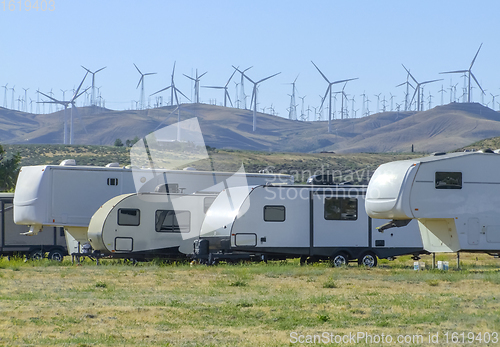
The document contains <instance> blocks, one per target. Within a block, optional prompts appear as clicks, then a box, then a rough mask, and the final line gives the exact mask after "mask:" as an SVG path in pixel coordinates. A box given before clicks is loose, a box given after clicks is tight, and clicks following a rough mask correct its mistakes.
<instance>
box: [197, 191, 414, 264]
mask: <svg viewBox="0 0 500 347" xmlns="http://www.w3.org/2000/svg"><path fill="white" fill-rule="evenodd" d="M365 193H366V187H361V186H310V185H308V186H258V187H235V188H229V189H226V190H224V191H222V192H221V193H220V194H219V195H218V196H217V198H216V199H215V201H214V203H213V204H212V206H211V207H210V209H209V210H208V212H207V215H206V217H205V220H204V222H203V224H202V227H201V232H200V240H207V241H208V243H209V245H208V252H210V253H212V252H217V251H219V250H220V249H223V250H224V248H227V249H226V250H225V251H242V252H253V253H263V254H268V255H269V256H273V257H274V256H276V257H278V256H285V257H302V259H305V258H307V257H308V258H309V259H310V260H316V259H332V260H333V261H334V264H335V265H340V264H342V263H344V262H345V261H349V260H354V259H358V261H359V263H364V264H366V265H369V266H373V265H376V257H379V258H388V257H394V256H397V255H403V254H414V255H415V256H417V255H418V254H420V253H424V250H423V248H422V240H421V238H420V234H419V231H418V229H417V227H416V224H415V225H413V224H410V225H408V226H406V227H404V228H402V230H398V231H397V232H392V231H390V232H387V231H385V232H379V231H377V230H376V227H377V226H379V225H381V224H383V223H384V222H385V221H378V220H375V221H374V220H372V219H371V218H369V217H368V215H367V214H366V212H365V210H364V200H365ZM200 242H201V241H200ZM375 256H376V257H375Z"/></svg>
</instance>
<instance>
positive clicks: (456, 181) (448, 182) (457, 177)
mask: <svg viewBox="0 0 500 347" xmlns="http://www.w3.org/2000/svg"><path fill="white" fill-rule="evenodd" d="M436 189H462V173H461V172H436Z"/></svg>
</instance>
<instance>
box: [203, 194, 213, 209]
mask: <svg viewBox="0 0 500 347" xmlns="http://www.w3.org/2000/svg"><path fill="white" fill-rule="evenodd" d="M214 200H215V197H208V198H205V199H203V212H205V213H207V211H208V209H209V208H210V206H212V204H213V202H214Z"/></svg>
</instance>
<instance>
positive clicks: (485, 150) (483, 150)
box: [478, 148, 495, 153]
mask: <svg viewBox="0 0 500 347" xmlns="http://www.w3.org/2000/svg"><path fill="white" fill-rule="evenodd" d="M478 152H479V153H495V152H493V151H492V150H491V148H485V149H482V150H480V151H478Z"/></svg>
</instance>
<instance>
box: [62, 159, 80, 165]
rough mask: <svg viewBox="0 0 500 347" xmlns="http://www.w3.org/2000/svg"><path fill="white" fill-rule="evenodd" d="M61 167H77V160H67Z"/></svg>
mask: <svg viewBox="0 0 500 347" xmlns="http://www.w3.org/2000/svg"><path fill="white" fill-rule="evenodd" d="M59 165H60V166H76V160H75V159H65V160H63V161H62V162H61V163H60V164H59Z"/></svg>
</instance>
